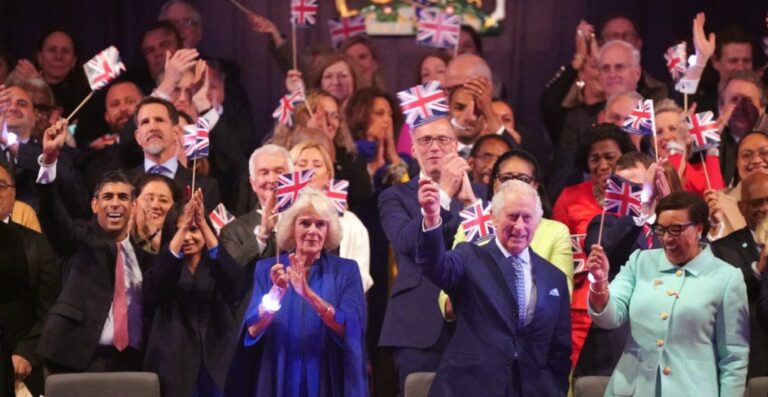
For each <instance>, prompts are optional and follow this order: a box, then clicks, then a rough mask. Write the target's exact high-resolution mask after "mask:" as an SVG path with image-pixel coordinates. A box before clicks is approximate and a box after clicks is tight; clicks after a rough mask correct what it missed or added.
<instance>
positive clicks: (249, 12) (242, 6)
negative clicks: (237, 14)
mask: <svg viewBox="0 0 768 397" xmlns="http://www.w3.org/2000/svg"><path fill="white" fill-rule="evenodd" d="M229 2H230V3H232V5H233V6H235V7H237V8H238V9H239V10H240V11H242V12H244V13H246V14H248V15H251V14H253V11H251V10H249V9H247V8H245V6H244V5H242V4H240V2H239V1H237V0H229Z"/></svg>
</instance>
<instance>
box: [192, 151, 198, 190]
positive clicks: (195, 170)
mask: <svg viewBox="0 0 768 397" xmlns="http://www.w3.org/2000/svg"><path fill="white" fill-rule="evenodd" d="M195 145H197V141H195ZM193 154H197V150H195V151H194V152H193ZM196 174H197V156H195V158H193V159H192V195H194V194H195V175H196Z"/></svg>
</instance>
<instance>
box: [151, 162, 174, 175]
mask: <svg viewBox="0 0 768 397" xmlns="http://www.w3.org/2000/svg"><path fill="white" fill-rule="evenodd" d="M147 173H149V174H160V175H164V176H168V174H170V173H171V170H169V169H168V168H167V167H166V166H164V165H153V166H151V167H149V170H148V171H147Z"/></svg>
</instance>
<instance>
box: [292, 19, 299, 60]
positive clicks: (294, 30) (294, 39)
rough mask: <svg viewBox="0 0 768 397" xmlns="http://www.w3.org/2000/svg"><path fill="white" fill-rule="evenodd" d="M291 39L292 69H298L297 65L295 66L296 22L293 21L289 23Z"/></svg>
mask: <svg viewBox="0 0 768 397" xmlns="http://www.w3.org/2000/svg"><path fill="white" fill-rule="evenodd" d="M291 41H292V42H293V43H292V51H293V69H294V70H298V69H296V68H297V66H296V23H295V22H292V23H291Z"/></svg>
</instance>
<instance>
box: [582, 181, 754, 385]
mask: <svg viewBox="0 0 768 397" xmlns="http://www.w3.org/2000/svg"><path fill="white" fill-rule="evenodd" d="M708 223H709V222H708V208H707V204H706V203H705V202H704V199H702V198H701V197H699V196H697V195H695V194H693V193H689V192H675V193H672V194H670V195H668V196H666V197H664V198H663V199H661V200H660V201H659V203H658V205H657V206H656V224H655V225H654V227H653V232H654V233H655V234H656V235H657V236H658V237H659V239H660V240H661V242H662V245H663V249H651V250H644V251H635V253H634V254H632V256H631V257H630V258H629V261H627V263H626V265H624V266H622V268H621V271H620V272H619V274H618V275H617V276H616V278H615V279H613V281H611V282H610V287H609V285H608V269H609V266H610V264H609V263H608V259H607V257H606V256H605V254H604V252H603V249H602V247H600V246H599V245H594V246H593V247H592V252H591V253H590V255H589V258H588V259H587V267H588V269H589V272H590V288H589V290H590V292H589V315H590V317H591V318H592V320H593V321H594V323H595V324H596V325H598V326H599V327H601V328H604V329H614V328H617V327H619V326H620V325H622V324H624V323H627V322H628V323H629V328H630V333H631V335H632V337H631V338H628V339H627V344H626V346H625V348H624V353H623V354H622V356H621V359H620V360H619V363H618V364H617V366H616V369H615V370H614V371H613V376H612V377H611V380H610V383H609V384H608V389H607V391H606V395H653V394H654V393H655V394H656V395H682V394H686V393H695V394H698V395H717V394H718V391H719V393H720V395H723V396H740V395H742V394H744V387H745V383H746V377H747V361H748V353H749V308H748V301H747V293H746V286H745V284H744V278H743V276H742V273H741V270H739V269H738V268H737V267H734V266H731V265H730V264H728V263H726V262H724V261H722V260H720V259H718V258H716V257H715V256H714V255H713V254H712V251H711V250H710V248H709V246H708V245H707V244H702V243H700V240H701V236H702V234H704V233H706V232H707V229H708V228H709V224H708ZM630 308H631V310H630ZM662 347H663V350H660V348H662Z"/></svg>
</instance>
